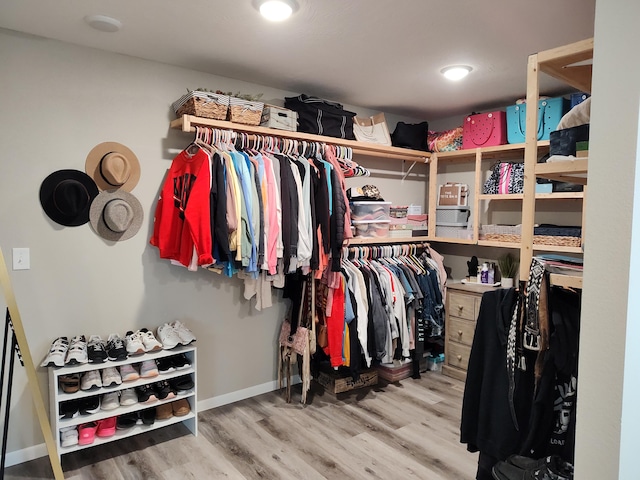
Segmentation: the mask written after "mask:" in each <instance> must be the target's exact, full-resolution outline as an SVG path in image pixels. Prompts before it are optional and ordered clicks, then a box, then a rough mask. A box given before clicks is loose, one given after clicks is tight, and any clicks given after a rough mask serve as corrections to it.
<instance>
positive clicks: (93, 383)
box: [80, 370, 102, 390]
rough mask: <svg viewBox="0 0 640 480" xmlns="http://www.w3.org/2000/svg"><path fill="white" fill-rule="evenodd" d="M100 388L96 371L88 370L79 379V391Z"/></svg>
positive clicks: (99, 380) (98, 374)
mask: <svg viewBox="0 0 640 480" xmlns="http://www.w3.org/2000/svg"><path fill="white" fill-rule="evenodd" d="M100 387H102V380H101V379H100V373H98V370H89V371H88V372H86V373H85V374H84V375H82V378H81V379H80V390H94V389H96V388H100Z"/></svg>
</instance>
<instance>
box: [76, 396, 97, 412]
mask: <svg viewBox="0 0 640 480" xmlns="http://www.w3.org/2000/svg"><path fill="white" fill-rule="evenodd" d="M79 403H80V405H79V410H80V415H91V414H92V413H98V412H99V411H100V396H99V395H96V396H95V397H88V398H83V399H82V400H80V402H79Z"/></svg>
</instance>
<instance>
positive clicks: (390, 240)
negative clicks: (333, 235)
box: [344, 237, 431, 247]
mask: <svg viewBox="0 0 640 480" xmlns="http://www.w3.org/2000/svg"><path fill="white" fill-rule="evenodd" d="M428 240H431V237H402V238H401V237H385V238H351V239H349V240H345V242H344V246H345V247H351V246H354V245H383V244H384V245H386V244H396V243H421V242H427V241H428Z"/></svg>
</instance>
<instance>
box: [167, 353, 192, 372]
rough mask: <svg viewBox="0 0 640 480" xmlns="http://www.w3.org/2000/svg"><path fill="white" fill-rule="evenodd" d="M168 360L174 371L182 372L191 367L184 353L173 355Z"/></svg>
mask: <svg viewBox="0 0 640 480" xmlns="http://www.w3.org/2000/svg"><path fill="white" fill-rule="evenodd" d="M170 358H171V362H172V363H173V366H174V367H175V368H176V370H182V369H183V368H189V367H190V366H191V362H190V361H189V359H188V358H187V356H186V355H185V354H184V353H181V354H179V355H175V356H173V357H170Z"/></svg>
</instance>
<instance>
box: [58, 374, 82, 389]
mask: <svg viewBox="0 0 640 480" xmlns="http://www.w3.org/2000/svg"><path fill="white" fill-rule="evenodd" d="M58 384H59V385H60V388H61V389H62V391H63V392H64V393H76V392H77V391H78V390H80V374H79V373H70V374H69V375H60V376H59V377H58Z"/></svg>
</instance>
